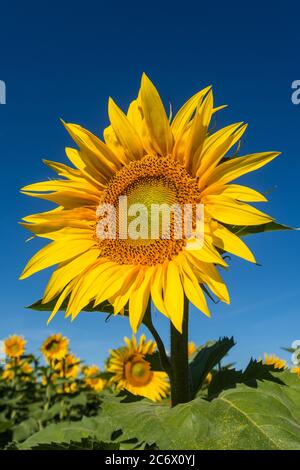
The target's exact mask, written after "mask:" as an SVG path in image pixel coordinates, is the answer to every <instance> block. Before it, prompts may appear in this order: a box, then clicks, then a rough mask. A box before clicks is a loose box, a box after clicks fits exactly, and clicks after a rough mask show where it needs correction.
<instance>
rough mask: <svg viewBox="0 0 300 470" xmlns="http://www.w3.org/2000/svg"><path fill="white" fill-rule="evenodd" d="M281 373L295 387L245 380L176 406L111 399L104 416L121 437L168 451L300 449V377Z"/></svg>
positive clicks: (104, 404)
mask: <svg viewBox="0 0 300 470" xmlns="http://www.w3.org/2000/svg"><path fill="white" fill-rule="evenodd" d="M274 375H276V374H274ZM281 375H283V376H284V382H286V383H288V384H289V386H284V385H279V384H278V383H275V382H271V381H266V382H259V383H258V385H257V388H250V387H247V386H245V385H244V384H241V385H237V387H236V388H235V389H233V390H226V391H225V392H223V393H222V394H221V395H220V396H219V397H218V398H216V399H215V400H213V401H211V402H209V401H206V400H203V399H202V398H196V399H194V400H193V401H191V402H189V403H186V404H183V405H178V406H176V407H175V408H172V409H170V408H168V407H167V406H163V405H161V404H154V403H150V402H148V401H146V400H143V401H141V402H135V403H119V402H117V401H116V400H115V399H113V398H110V399H109V400H106V401H105V402H104V403H103V405H102V410H103V411H102V416H104V417H105V416H107V417H109V418H110V422H111V425H112V426H113V427H115V428H121V429H122V431H123V432H122V435H120V436H119V438H118V439H119V440H122V439H133V438H136V439H137V440H138V441H140V442H146V443H147V444H148V445H154V444H156V445H157V446H158V448H159V449H164V450H169V449H170V450H171V449H174V450H193V449H201V450H202V449H210V450H212V449H216V450H218V449H220V450H229V449H231V450H235V449H250V450H255V449H257V450H267V449H270V450H272V449H298V450H299V449H300V380H299V379H298V378H297V377H296V375H295V374H291V373H290V372H283V373H281ZM281 375H280V376H281Z"/></svg>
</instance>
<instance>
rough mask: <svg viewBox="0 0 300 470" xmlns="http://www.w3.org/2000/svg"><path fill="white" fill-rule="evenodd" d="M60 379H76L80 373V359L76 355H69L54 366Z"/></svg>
mask: <svg viewBox="0 0 300 470" xmlns="http://www.w3.org/2000/svg"><path fill="white" fill-rule="evenodd" d="M54 370H55V372H56V374H57V375H58V377H61V378H63V377H64V378H68V379H75V378H76V377H77V376H78V374H79V372H80V359H79V358H78V357H76V356H75V355H74V354H67V355H66V356H64V357H63V359H61V360H60V361H57V362H56V364H55V365H54Z"/></svg>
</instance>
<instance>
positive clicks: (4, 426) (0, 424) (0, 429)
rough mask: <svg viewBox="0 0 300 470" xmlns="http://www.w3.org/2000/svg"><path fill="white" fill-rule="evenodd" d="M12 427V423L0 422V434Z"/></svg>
mask: <svg viewBox="0 0 300 470" xmlns="http://www.w3.org/2000/svg"><path fill="white" fill-rule="evenodd" d="M11 427H12V423H11V422H10V421H0V434H1V433H3V432H5V431H7V430H8V429H10V428H11Z"/></svg>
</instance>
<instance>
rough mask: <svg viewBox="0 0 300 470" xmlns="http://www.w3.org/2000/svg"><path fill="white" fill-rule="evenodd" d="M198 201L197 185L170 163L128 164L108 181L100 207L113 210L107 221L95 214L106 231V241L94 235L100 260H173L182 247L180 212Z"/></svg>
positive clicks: (165, 159) (162, 160)
mask: <svg viewBox="0 0 300 470" xmlns="http://www.w3.org/2000/svg"><path fill="white" fill-rule="evenodd" d="M199 202H200V193H199V190H198V188H197V184H196V181H195V180H194V179H193V178H191V177H190V175H189V174H188V173H187V171H186V170H185V168H184V167H183V166H181V165H179V164H178V163H177V162H176V161H175V160H174V159H173V158H171V157H155V156H149V155H148V156H145V157H144V158H143V159H142V160H139V161H136V162H132V163H130V164H129V165H128V166H126V167H124V168H123V169H122V170H120V171H119V172H118V173H117V174H116V175H115V177H114V178H113V179H112V180H111V182H110V184H109V185H108V187H107V190H106V191H105V194H104V196H103V198H102V200H101V202H100V205H99V208H101V207H106V205H109V206H111V207H113V208H114V209H115V213H114V214H113V215H112V214H110V216H109V217H108V216H107V212H106V211H104V212H102V213H101V215H100V216H99V212H97V215H98V223H97V228H98V227H99V226H101V227H102V228H103V227H106V226H105V223H106V225H107V227H106V228H105V229H106V230H107V232H109V236H107V238H105V237H104V236H103V235H101V236H99V231H98V230H96V235H97V241H98V244H99V247H100V249H101V254H102V256H105V257H108V258H109V259H112V260H113V261H115V262H117V263H119V264H144V265H154V264H157V263H163V262H164V261H165V260H170V259H172V258H173V257H174V256H176V255H177V254H178V253H179V252H180V251H181V250H182V249H183V247H184V245H185V236H184V215H183V214H184V208H185V207H186V205H190V206H191V207H194V206H195V204H197V203H199ZM179 208H181V209H179ZM180 210H181V212H180ZM176 211H177V212H176ZM178 211H179V212H178ZM175 213H176V214H177V215H175ZM113 217H114V219H113ZM99 222H100V224H99ZM112 226H114V230H111V228H112ZM102 233H103V232H102ZM112 234H113V236H112ZM178 234H179V235H178Z"/></svg>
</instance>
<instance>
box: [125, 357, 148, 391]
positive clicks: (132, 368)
mask: <svg viewBox="0 0 300 470" xmlns="http://www.w3.org/2000/svg"><path fill="white" fill-rule="evenodd" d="M152 375H153V372H152V371H151V369H150V364H149V362H147V361H144V360H143V359H141V358H133V359H132V360H131V361H130V362H128V363H127V364H126V365H125V376H126V379H127V380H128V382H129V383H131V385H134V386H138V387H142V386H144V385H147V384H148V383H149V382H150V381H151V379H152Z"/></svg>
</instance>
